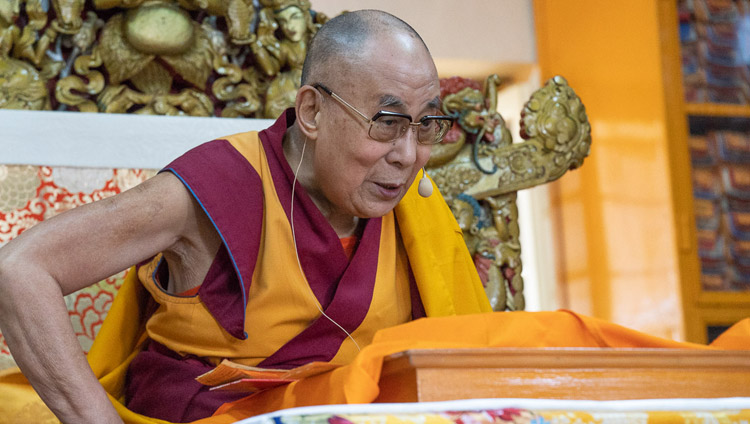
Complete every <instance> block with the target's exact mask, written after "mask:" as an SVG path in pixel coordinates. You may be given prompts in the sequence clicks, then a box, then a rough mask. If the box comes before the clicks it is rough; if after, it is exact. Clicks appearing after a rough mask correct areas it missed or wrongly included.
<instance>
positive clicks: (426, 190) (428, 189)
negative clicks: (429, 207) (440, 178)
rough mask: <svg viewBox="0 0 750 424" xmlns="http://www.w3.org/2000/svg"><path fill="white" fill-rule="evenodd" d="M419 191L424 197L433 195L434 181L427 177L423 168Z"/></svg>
mask: <svg viewBox="0 0 750 424" xmlns="http://www.w3.org/2000/svg"><path fill="white" fill-rule="evenodd" d="M417 193H419V195H420V196H422V197H430V196H432V182H431V181H430V179H429V178H427V173H426V172H425V170H424V168H422V178H421V179H420V180H419V187H417Z"/></svg>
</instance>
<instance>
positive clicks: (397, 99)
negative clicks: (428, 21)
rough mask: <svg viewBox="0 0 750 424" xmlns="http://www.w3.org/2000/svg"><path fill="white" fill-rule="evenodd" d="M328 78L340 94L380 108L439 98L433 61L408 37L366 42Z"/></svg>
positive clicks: (418, 43) (333, 70) (392, 37)
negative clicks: (373, 102) (373, 103)
mask: <svg viewBox="0 0 750 424" xmlns="http://www.w3.org/2000/svg"><path fill="white" fill-rule="evenodd" d="M328 75H329V76H331V77H333V79H332V82H331V84H334V85H335V86H336V87H338V88H339V90H341V91H342V94H344V93H347V94H349V93H350V95H352V96H356V97H359V98H361V99H363V100H364V99H367V100H368V102H372V101H373V100H375V101H376V102H377V103H378V104H379V105H381V106H398V105H399V103H405V104H407V106H415V105H416V104H415V103H419V104H420V105H421V104H423V103H426V102H429V101H433V100H434V98H436V97H438V96H439V94H440V83H439V80H438V76H437V70H436V68H435V63H434V62H433V60H432V57H431V56H430V54H429V52H428V51H427V50H426V49H425V48H424V46H423V45H422V44H421V42H420V41H419V40H416V39H413V38H411V37H410V36H409V34H392V35H391V36H386V37H378V38H373V39H371V40H368V42H367V43H365V45H364V46H363V49H361V50H360V51H359V52H357V54H356V55H352V56H350V57H348V58H345V60H344V61H343V62H342V63H341V65H340V66H336V67H335V68H334V69H331V70H330V72H329V74H328Z"/></svg>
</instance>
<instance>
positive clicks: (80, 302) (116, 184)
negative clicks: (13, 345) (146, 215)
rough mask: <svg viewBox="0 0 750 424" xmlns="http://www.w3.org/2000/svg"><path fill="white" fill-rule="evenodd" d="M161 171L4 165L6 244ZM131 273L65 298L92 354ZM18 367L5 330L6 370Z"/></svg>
mask: <svg viewBox="0 0 750 424" xmlns="http://www.w3.org/2000/svg"><path fill="white" fill-rule="evenodd" d="M154 174H155V171H150V170H136V169H99V168H70V167H55V168H51V167H47V166H32V165H0V247H1V246H3V245H5V244H6V243H7V242H8V241H10V240H11V239H13V238H14V237H16V236H18V235H19V234H20V233H21V232H23V231H24V230H27V229H28V228H31V227H32V226H33V225H35V224H37V223H39V222H41V221H44V220H45V219H49V218H51V217H53V216H55V215H57V214H58V213H61V212H64V211H66V210H68V209H73V208H74V207H76V206H80V205H82V204H84V203H90V202H93V201H95V200H99V199H103V198H105V197H109V196H113V195H115V194H118V193H120V192H121V191H125V190H127V189H129V188H131V187H134V186H136V185H137V184H139V183H141V182H143V181H145V180H146V179H147V178H149V177H151V176H153V175H154ZM125 274H126V271H123V272H120V273H118V274H116V275H113V276H112V277H110V278H107V279H106V280H103V281H101V282H99V283H97V284H95V285H93V286H91V287H87V288H85V289H83V290H80V291H78V292H76V293H72V294H70V295H68V296H66V297H65V303H66V304H67V306H68V314H69V316H70V322H71V324H72V325H73V330H74V331H75V333H76V336H78V341H79V342H80V343H81V347H82V348H83V350H84V351H85V352H87V353H88V351H89V349H90V348H91V344H92V343H93V341H94V336H95V335H96V333H97V332H98V331H99V327H100V326H101V324H102V322H103V321H104V318H105V317H106V315H107V311H108V310H109V306H110V305H111V303H112V300H113V299H114V296H115V293H117V290H118V289H119V288H120V286H121V285H122V281H123V279H124V278H125ZM14 365H15V362H14V361H13V358H12V356H11V355H10V352H9V351H8V346H7V344H6V342H5V338H3V336H2V334H0V370H2V369H6V368H10V367H12V366H14Z"/></svg>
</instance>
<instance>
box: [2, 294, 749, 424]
mask: <svg viewBox="0 0 750 424" xmlns="http://www.w3.org/2000/svg"><path fill="white" fill-rule="evenodd" d="M138 290H143V289H142V288H141V286H140V285H138V284H126V285H124V286H123V290H122V291H121V295H123V296H134V297H137V296H138V293H137V291H138ZM136 304H137V302H136ZM142 307H143V305H141V306H139V307H138V308H137V309H136V310H129V309H126V305H125V303H124V302H123V303H120V304H119V305H114V306H113V309H112V310H111V311H110V314H126V313H130V312H132V313H142V312H143V311H144V309H142ZM123 330H125V331H124V333H123V334H122V336H123V342H125V344H127V343H133V344H135V345H137V344H138V337H139V335H138V332H137V331H127V330H126V329H123ZM503 346H505V347H621V348H632V347H646V348H675V349H746V350H750V319H745V320H743V321H740V322H739V323H737V324H735V325H734V326H733V327H732V328H730V329H729V330H727V331H726V332H725V333H724V334H723V335H722V336H720V337H719V338H717V339H716V340H715V341H714V342H713V343H712V344H711V345H710V346H705V345H699V344H693V343H682V342H676V341H673V340H669V339H662V338H659V337H654V336H650V335H648V334H644V333H641V332H638V331H635V330H631V329H628V328H625V327H622V326H619V325H616V324H612V323H609V322H606V321H603V320H600V319H596V318H591V317H586V316H583V315H579V314H576V313H574V312H571V311H557V312H495V313H481V314H471V315H460V316H449V317H435V318H423V319H420V320H417V321H413V322H410V323H407V324H403V325H399V326H396V327H392V328H389V329H385V330H381V331H380V332H378V333H377V334H376V336H375V339H374V340H373V343H372V344H371V345H369V346H367V347H365V348H363V349H362V351H361V352H360V353H359V355H357V357H356V358H355V360H354V361H353V362H352V363H351V364H349V365H346V366H343V367H340V368H337V369H335V370H332V371H329V372H327V373H324V374H321V375H317V376H314V377H311V378H307V379H303V380H299V381H297V382H294V383H291V384H289V385H287V386H282V387H277V388H274V389H270V390H267V391H264V392H260V393H257V394H254V395H251V396H249V397H247V398H245V399H242V400H240V401H237V402H234V403H231V404H226V405H224V406H223V407H222V408H220V409H219V410H218V411H217V413H216V414H215V415H214V416H213V417H210V418H206V419H203V420H199V421H196V423H202V424H203V423H205V424H208V423H231V422H235V421H237V420H239V419H242V418H246V417H249V416H253V415H258V414H261V413H266V412H271V411H275V410H279V409H284V408H290V407H296V406H306V405H324V404H340V403H368V402H372V401H373V400H374V399H375V398H376V397H377V396H378V394H379V389H378V380H379V378H380V371H381V366H382V362H383V358H384V357H385V356H387V355H390V354H392V353H397V352H401V351H405V350H409V349H429V348H462V347H463V348H477V347H503ZM110 351H111V349H110ZM103 352H104V351H103V350H92V353H91V354H92V355H93V356H94V358H95V359H96V361H92V365H93V366H94V371H95V372H96V373H97V375H102V373H104V374H108V375H110V376H112V377H110V378H107V377H105V378H103V379H102V380H101V381H102V384H103V385H104V386H105V388H107V390H112V389H113V388H116V386H118V385H119V384H122V382H121V381H118V378H115V377H116V376H117V375H118V374H122V375H124V373H118V372H117V371H118V370H117V365H116V364H117V363H121V362H122V361H124V360H126V359H127V356H128V355H127V354H125V353H123V355H124V356H121V357H116V356H114V357H108V358H97V356H98V355H101V354H102V353H103ZM99 359H108V360H106V361H104V360H102V361H99ZM112 367H114V368H112ZM6 374H7V373H6ZM21 380H23V381H21ZM0 383H2V384H0V396H1V397H2V399H3V400H6V399H16V398H8V397H6V393H8V392H4V391H3V389H2V387H3V386H5V387H6V389H7V387H8V386H13V387H14V388H16V389H23V390H27V391H31V390H32V389H31V388H30V386H28V384H27V383H26V382H25V379H23V377H22V376H20V375H18V374H10V375H6V377H2V376H1V375H0ZM16 393H19V392H18V391H17V392H16ZM27 394H28V393H27ZM31 394H33V392H32V393H31ZM21 397H23V396H21ZM112 401H113V403H114V405H115V406H116V408H117V409H118V411H119V412H120V414H121V415H122V417H123V420H124V421H125V422H126V423H163V422H164V421H160V420H155V419H151V418H147V417H143V416H140V415H138V414H134V413H132V412H130V411H128V410H127V409H126V408H125V407H123V406H122V404H121V403H120V402H119V401H118V399H116V398H114V397H113V398H112ZM5 403H6V402H0V417H3V416H4V417H7V416H6V415H4V414H3V408H4V407H3V404H5ZM34 408H39V405H38V404H31V403H30V404H29V405H28V406H27V407H26V411H27V412H28V413H31V412H32V410H33V409H34ZM36 412H38V413H40V414H42V415H39V414H36V415H34V416H36V417H40V416H44V415H43V411H36ZM2 422H19V421H4V419H3V418H0V423H2ZM39 422H45V421H39ZM49 422H54V421H49Z"/></svg>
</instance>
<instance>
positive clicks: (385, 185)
mask: <svg viewBox="0 0 750 424" xmlns="http://www.w3.org/2000/svg"><path fill="white" fill-rule="evenodd" d="M375 184H377V185H379V186H380V187H383V188H384V189H386V190H398V189H399V188H401V184H389V183H375Z"/></svg>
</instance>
